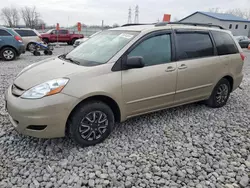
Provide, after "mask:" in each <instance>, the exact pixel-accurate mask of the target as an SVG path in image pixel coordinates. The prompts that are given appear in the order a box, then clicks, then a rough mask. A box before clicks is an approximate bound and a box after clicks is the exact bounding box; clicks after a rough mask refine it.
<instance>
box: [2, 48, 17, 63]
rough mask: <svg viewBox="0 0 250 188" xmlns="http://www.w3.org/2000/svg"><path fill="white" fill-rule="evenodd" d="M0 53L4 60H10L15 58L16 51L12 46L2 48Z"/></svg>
mask: <svg viewBox="0 0 250 188" xmlns="http://www.w3.org/2000/svg"><path fill="white" fill-rule="evenodd" d="M0 53H1V57H2V58H3V60H5V61H12V60H14V59H16V56H17V54H16V51H15V50H14V49H13V48H9V47H6V48H4V49H2V51H1V52H0Z"/></svg>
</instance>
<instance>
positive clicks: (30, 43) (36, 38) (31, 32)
mask: <svg viewBox="0 0 250 188" xmlns="http://www.w3.org/2000/svg"><path fill="white" fill-rule="evenodd" d="M14 30H15V31H16V32H17V33H18V34H19V35H20V36H21V37H22V39H23V43H24V44H25V49H26V50H29V51H32V50H34V48H35V42H42V40H41V35H40V34H39V32H38V31H36V30H35V29H29V28H15V29H14Z"/></svg>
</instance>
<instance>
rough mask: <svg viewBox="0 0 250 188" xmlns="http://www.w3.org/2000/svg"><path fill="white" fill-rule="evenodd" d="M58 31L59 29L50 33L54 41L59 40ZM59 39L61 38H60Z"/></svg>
mask: <svg viewBox="0 0 250 188" xmlns="http://www.w3.org/2000/svg"><path fill="white" fill-rule="evenodd" d="M57 33H58V31H57V30H53V31H52V32H51V33H50V40H51V41H52V42H57V37H58V36H57ZM58 41H59V40H58Z"/></svg>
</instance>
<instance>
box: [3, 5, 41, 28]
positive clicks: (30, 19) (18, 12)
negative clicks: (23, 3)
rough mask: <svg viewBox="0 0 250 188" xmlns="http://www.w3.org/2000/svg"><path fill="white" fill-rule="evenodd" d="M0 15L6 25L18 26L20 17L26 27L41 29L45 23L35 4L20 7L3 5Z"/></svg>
mask: <svg viewBox="0 0 250 188" xmlns="http://www.w3.org/2000/svg"><path fill="white" fill-rule="evenodd" d="M0 16H1V18H2V20H3V21H4V23H5V25H6V26H8V27H18V26H19V23H20V20H21V19H22V20H23V22H24V24H25V26H26V27H29V28H32V29H41V28H42V25H44V24H45V23H44V21H43V20H42V19H41V15H40V13H39V12H38V11H37V9H36V7H35V6H34V7H24V8H21V9H17V8H15V7H5V8H2V9H1V13H0Z"/></svg>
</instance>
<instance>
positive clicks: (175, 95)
mask: <svg viewBox="0 0 250 188" xmlns="http://www.w3.org/2000/svg"><path fill="white" fill-rule="evenodd" d="M243 62H244V55H243V54H242V49H241V48H240V46H239V44H238V43H237V41H235V39H234V38H233V36H232V34H231V33H230V32H229V31H226V30H224V29H223V28H221V27H218V28H217V27H216V26H213V25H205V24H204V25H202V24H192V23H189V24H180V23H178V24H177V23H158V24H152V25H139V24H138V25H125V26H123V27H119V28H115V29H110V30H106V31H103V32H101V33H99V34H97V35H95V36H93V37H92V38H90V39H89V40H87V41H86V42H85V43H83V44H82V45H80V46H79V47H77V48H75V49H74V50H73V51H71V52H69V53H68V54H64V55H60V56H58V57H54V58H51V59H46V60H44V61H41V62H38V63H35V64H32V65H30V66H28V67H26V68H25V69H23V70H22V71H21V72H20V73H19V74H18V75H17V77H16V79H15V80H14V83H13V84H12V85H11V86H10V87H9V88H8V91H7V92H6V108H7V111H8V113H9V117H10V121H11V122H12V124H13V125H14V127H15V129H16V130H17V131H18V132H20V133H22V134H25V135H30V136H34V137H39V138H56V137H63V136H65V135H69V136H70V137H71V138H72V139H73V140H74V141H76V142H77V143H78V144H80V145H81V146H90V145H95V144H97V143H100V142H102V141H103V140H105V139H106V138H107V137H108V136H109V135H110V133H111V132H112V129H113V127H114V124H115V122H122V121H125V120H126V119H128V118H131V117H134V116H138V115H141V114H146V113H149V112H154V111H158V110H162V109H166V108H170V107H175V106H179V105H183V104H187V103H193V102H197V101H204V102H205V103H206V104H207V106H209V107H212V108H219V107H223V106H224V105H225V104H226V103H227V101H228V98H229V96H230V93H231V92H233V91H234V90H235V89H236V88H237V87H238V86H239V85H240V83H241V81H242V78H243V74H242V68H243Z"/></svg>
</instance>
